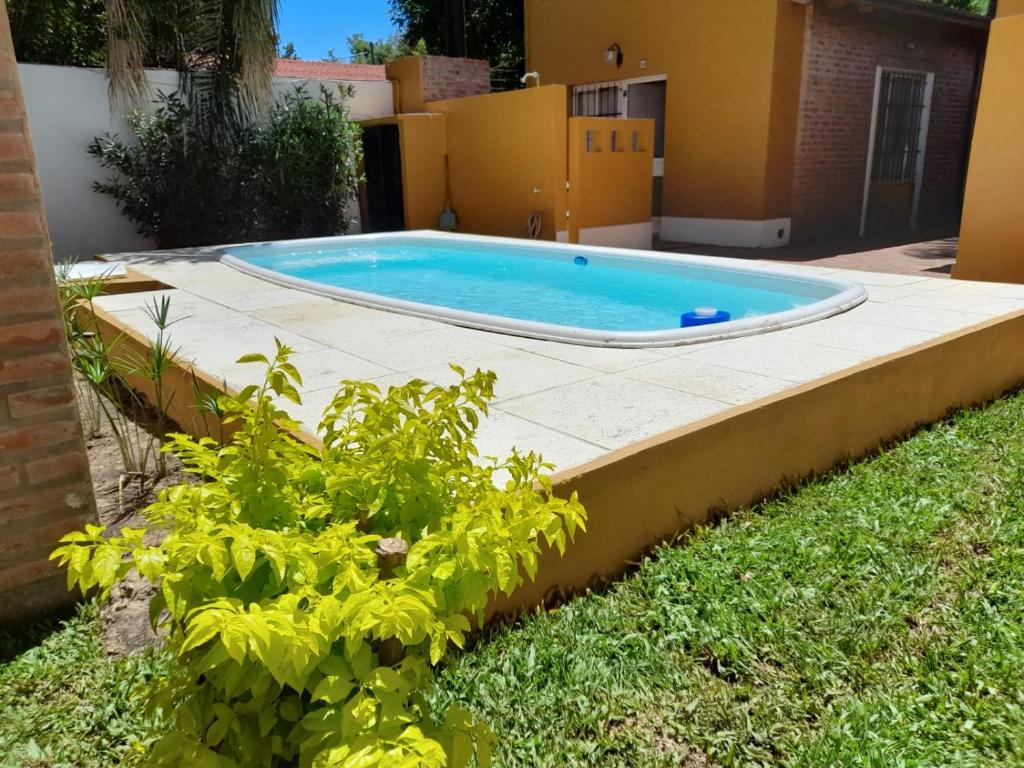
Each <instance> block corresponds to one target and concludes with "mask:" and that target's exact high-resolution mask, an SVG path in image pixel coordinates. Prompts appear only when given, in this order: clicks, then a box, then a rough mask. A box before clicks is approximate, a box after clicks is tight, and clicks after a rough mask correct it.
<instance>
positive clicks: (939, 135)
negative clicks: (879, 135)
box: [791, 3, 985, 241]
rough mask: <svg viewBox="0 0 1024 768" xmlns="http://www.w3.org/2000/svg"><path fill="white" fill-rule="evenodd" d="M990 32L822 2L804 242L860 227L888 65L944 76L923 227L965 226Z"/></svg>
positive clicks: (810, 50) (808, 79)
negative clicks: (876, 110)
mask: <svg viewBox="0 0 1024 768" xmlns="http://www.w3.org/2000/svg"><path fill="white" fill-rule="evenodd" d="M984 47H985V33H984V31H983V30H976V29H972V28H964V27H960V26H957V25H954V24H950V23H948V22H943V21H938V20H933V19H928V18H922V17H919V16H913V17H909V18H908V17H905V16H903V15H896V14H892V13H886V12H884V11H880V10H876V11H875V12H873V13H860V12H858V11H857V10H856V8H854V7H846V8H830V7H829V6H828V5H826V4H824V3H815V5H814V6H813V7H812V11H811V14H810V16H809V20H808V25H807V31H806V37H805V44H804V65H803V66H804V71H803V84H802V88H801V97H800V107H799V110H800V111H799V119H798V126H797V146H796V165H795V168H794V179H793V191H792V203H791V216H792V236H793V239H794V240H796V241H807V240H813V239H818V238H841V237H852V236H856V235H857V234H858V232H859V228H860V217H861V206H862V202H863V195H864V175H865V171H866V167H867V156H868V143H869V139H870V132H871V111H872V106H873V100H874V89H875V71H876V67H877V66H879V65H882V66H890V67H904V68H907V69H918V70H923V71H931V72H934V73H935V84H934V92H933V94H932V105H931V118H930V122H929V129H928V140H927V145H926V153H925V168H924V177H923V181H922V185H921V201H920V212H919V218H918V226H919V228H928V227H934V226H943V225H946V226H948V225H952V227H954V228H955V226H956V223H957V222H959V209H960V202H961V194H962V188H963V178H964V174H965V169H966V149H967V135H968V131H969V124H970V118H971V110H972V101H973V94H974V85H975V77H976V72H977V67H978V65H979V62H980V60H981V57H982V55H983V52H984Z"/></svg>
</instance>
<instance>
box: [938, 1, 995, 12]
mask: <svg viewBox="0 0 1024 768" xmlns="http://www.w3.org/2000/svg"><path fill="white" fill-rule="evenodd" d="M928 1H929V2H932V3H936V4H938V5H946V6H949V7H950V8H955V9H956V10H958V11H968V12H969V13H977V14H981V15H984V14H986V13H987V12H988V7H989V2H990V0H928Z"/></svg>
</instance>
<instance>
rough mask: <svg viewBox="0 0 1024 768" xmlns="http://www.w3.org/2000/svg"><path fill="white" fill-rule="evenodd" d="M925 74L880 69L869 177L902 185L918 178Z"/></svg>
mask: <svg viewBox="0 0 1024 768" xmlns="http://www.w3.org/2000/svg"><path fill="white" fill-rule="evenodd" d="M927 80H928V77H927V75H925V74H923V73H917V72H882V79H881V81H880V83H879V89H878V115H877V118H876V121H875V153H874V157H873V158H872V162H871V180H872V181H873V182H877V183H880V184H904V183H907V182H913V181H914V180H915V179H916V177H917V158H918V155H919V154H920V153H921V120H922V119H923V117H924V108H925V103H924V99H925V86H926V84H927Z"/></svg>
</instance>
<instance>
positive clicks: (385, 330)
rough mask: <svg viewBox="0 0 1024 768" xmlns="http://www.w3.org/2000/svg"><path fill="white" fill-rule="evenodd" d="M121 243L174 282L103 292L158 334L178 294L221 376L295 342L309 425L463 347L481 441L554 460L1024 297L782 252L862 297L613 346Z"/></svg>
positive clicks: (248, 377)
mask: <svg viewBox="0 0 1024 768" xmlns="http://www.w3.org/2000/svg"><path fill="white" fill-rule="evenodd" d="M117 258H119V259H122V260H125V261H127V262H128V263H129V264H131V266H132V268H133V269H134V270H136V271H138V272H140V273H142V274H144V275H147V276H149V277H151V278H153V279H155V280H159V281H160V282H162V283H163V284H165V285H171V286H174V287H173V288H171V289H168V290H160V291H149V292H144V293H136V294H121V295H114V296H104V297H101V298H100V299H98V300H97V302H96V304H97V306H99V307H100V308H101V309H103V310H105V311H108V312H111V313H113V315H114V317H115V318H116V320H117V321H118V322H120V323H122V324H123V325H124V326H125V327H126V328H130V329H132V330H135V331H137V332H139V333H143V334H147V335H150V336H151V335H152V334H153V333H154V329H153V327H152V323H151V322H150V321H149V320H148V318H147V317H146V313H145V311H144V310H143V309H142V308H143V306H144V305H146V304H147V303H149V302H151V301H153V300H154V299H156V300H159V299H161V298H163V297H169V298H170V300H171V307H172V310H171V313H172V317H173V318H175V319H176V322H175V324H174V325H173V326H172V327H171V337H172V341H173V343H174V344H176V345H179V346H180V347H181V349H182V354H183V356H184V357H185V358H187V359H189V360H191V361H193V362H194V363H195V364H196V365H197V366H198V367H199V368H200V369H202V370H204V371H206V372H208V373H210V374H212V375H214V376H216V377H218V378H223V379H224V380H225V381H226V382H227V383H228V384H230V385H232V386H234V387H236V388H240V387H241V386H244V385H246V384H248V383H251V382H252V381H253V380H254V378H256V377H257V376H258V375H259V371H258V367H256V366H248V365H238V364H237V363H235V360H236V359H237V358H238V357H239V356H240V355H242V354H244V353H247V352H263V353H268V352H272V351H273V346H274V339H275V338H277V339H280V340H281V341H283V342H285V343H287V344H288V345H289V346H292V347H293V348H294V349H295V357H294V362H295V364H296V365H297V366H298V367H299V369H300V371H301V372H302V373H303V375H304V384H303V387H302V390H301V392H302V396H303V400H304V402H303V404H302V405H301V406H299V407H297V408H293V409H291V410H292V411H293V414H294V416H295V417H296V418H297V419H298V420H299V421H300V422H301V423H302V424H303V425H304V426H305V427H306V428H307V429H309V430H310V431H313V430H314V429H315V427H316V424H317V423H318V422H319V420H320V415H321V413H322V411H323V409H324V407H325V406H326V405H327V404H328V403H329V402H330V400H331V397H332V395H333V393H334V391H335V389H336V386H337V383H338V382H339V381H340V380H342V379H346V378H360V379H367V380H370V381H373V382H374V383H376V384H377V385H378V386H380V387H382V388H386V387H388V386H392V385H396V384H400V383H403V382H405V381H408V380H409V379H410V378H422V379H425V380H427V381H429V382H433V383H438V384H450V383H452V382H453V381H454V380H455V375H454V373H453V372H452V371H451V370H450V368H449V367H448V364H449V363H453V362H454V363H457V364H459V365H461V366H463V367H464V368H467V369H469V370H474V369H476V368H481V369H487V370H493V371H495V372H496V373H497V375H498V383H497V387H496V400H495V402H494V404H493V406H492V415H491V418H489V419H487V420H485V421H484V422H483V424H482V426H481V428H480V432H479V436H478V443H479V446H480V448H481V452H482V453H484V454H498V455H504V454H507V452H508V450H509V449H511V448H512V447H513V446H515V447H517V448H519V449H521V450H539V451H540V452H542V453H543V454H544V455H545V457H546V458H548V459H549V460H551V461H553V462H554V464H555V465H556V467H557V468H558V469H569V468H571V467H575V466H578V465H580V464H583V463H585V462H588V461H590V460H593V459H596V458H598V457H600V456H602V455H604V454H606V453H608V452H609V451H612V450H615V449H619V448H622V447H625V446H627V445H629V444H631V443H635V442H637V441H640V440H644V439H647V438H650V437H653V436H655V435H658V434H660V433H662V432H665V431H668V430H671V429H675V428H678V427H681V426H685V425H687V424H692V423H694V422H696V421H699V420H701V419H705V418H707V417H709V416H714V415H716V414H722V413H724V412H727V411H728V410H729V409H733V408H737V407H742V406H745V405H749V404H751V403H754V402H757V401H758V400H759V399H761V398H764V397H768V396H773V395H777V394H779V393H783V392H785V391H786V390H787V389H789V388H792V387H796V386H799V385H801V384H806V383H808V382H813V381H816V380H818V379H820V378H822V377H826V376H829V375H831V374H835V373H837V372H840V371H842V370H844V369H847V368H850V367H852V366H856V365H860V364H862V363H865V362H869V361H871V360H875V359H879V358H881V357H883V356H885V355H889V354H892V353H894V352H899V351H901V350H905V349H908V348H911V347H913V346H915V345H918V344H923V343H926V342H930V341H933V340H935V339H939V338H941V337H942V336H943V335H945V334H948V333H951V332H956V331H960V330H964V329H966V328H969V327H971V326H974V325H977V324H979V323H982V322H985V321H986V320H990V319H991V318H994V317H1001V316H1004V315H1008V314H1011V313H1015V312H1018V311H1020V310H1024V286H1018V285H1005V284H995V283H968V282H963V281H950V280H948V279H945V278H935V277H928V276H926V275H923V274H921V273H920V272H917V273H912V274H900V275H892V274H885V273H873V272H862V271H856V270H852V269H842V268H839V267H837V266H835V265H828V266H819V267H808V266H803V265H799V264H785V265H773V266H782V267H783V268H784V269H786V270H788V271H793V272H796V273H801V272H802V273H804V274H808V275H820V274H830V275H835V276H840V277H845V278H847V279H851V280H854V281H858V282H860V283H862V284H863V285H865V286H866V287H867V289H868V293H869V300H868V301H866V302H865V303H864V304H862V305H860V306H858V307H855V308H854V309H852V310H850V311H848V312H844V313H842V314H840V315H837V316H834V317H831V318H828V319H825V320H819V321H817V322H814V323H810V324H807V325H801V326H796V327H793V328H788V329H785V330H781V331H774V332H770V333H766V334H761V335H757V336H746V337H743V338H737V339H728V340H719V341H714V342H704V343H698V344H692V345H687V346H678V347H663V348H654V349H612V348H601V347H587V346H578V345H572V344H562V343H559V342H553V341H542V340H537V339H529V338H522V337H517V336H512V335H507V334H500V333H491V332H487V331H479V330H472V329H467V328H461V327H457V326H454V325H448V324H445V323H440V322H435V321H432V320H424V319H420V318H413V317H408V316H405V315H401V314H397V313H393V312H387V311H383V310H376V309H368V308H365V307H361V306H356V305H352V304H347V303H344V302H340V301H335V300H333V299H327V298H322V297H319V296H315V295H312V294H308V293H304V292H302V291H297V290H293V289H289V288H280V287H278V286H275V285H271V284H269V283H266V282H263V281H261V280H258V279H256V278H253V277H250V276H247V275H243V274H241V273H238V272H236V271H234V270H232V269H229V268H227V267H225V266H223V265H221V264H219V263H218V262H217V261H216V254H215V253H214V252H211V251H205V250H198V251H191V252H149V253H138V254H122V255H118V257H117ZM723 261H724V262H728V261H732V260H731V259H723ZM736 261H737V262H739V263H742V260H736ZM747 263H749V262H747Z"/></svg>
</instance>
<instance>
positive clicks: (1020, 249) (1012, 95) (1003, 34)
mask: <svg viewBox="0 0 1024 768" xmlns="http://www.w3.org/2000/svg"><path fill="white" fill-rule="evenodd" d="M1022 73H1024V0H1000V2H999V5H998V6H997V12H996V18H995V21H993V22H992V34H991V37H990V38H989V44H988V52H987V54H986V56H985V77H984V78H983V80H982V84H981V99H980V101H979V103H978V116H977V120H976V122H975V128H974V140H973V143H972V145H971V165H970V170H969V172H968V174H967V192H966V197H965V200H964V216H963V223H962V224H961V227H960V249H959V252H958V253H957V260H956V266H954V267H953V277H955V278H962V279H965V280H993V281H997V282H1014V283H1024V87H1022V86H1021V74H1022Z"/></svg>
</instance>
